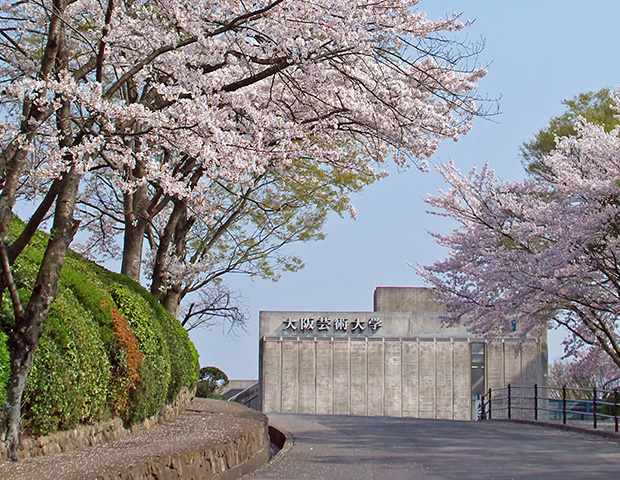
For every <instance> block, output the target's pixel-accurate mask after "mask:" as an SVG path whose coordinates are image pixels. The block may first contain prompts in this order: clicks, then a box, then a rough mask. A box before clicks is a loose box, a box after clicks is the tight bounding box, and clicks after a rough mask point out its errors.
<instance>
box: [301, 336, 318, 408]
mask: <svg viewBox="0 0 620 480" xmlns="http://www.w3.org/2000/svg"><path fill="white" fill-rule="evenodd" d="M315 343H316V341H314V342H313V341H307V340H306V341H302V342H300V343H299V400H298V402H299V406H298V408H297V411H298V412H299V413H315V411H314V406H315V401H316V371H315V368H316V358H315V350H316V347H315Z"/></svg>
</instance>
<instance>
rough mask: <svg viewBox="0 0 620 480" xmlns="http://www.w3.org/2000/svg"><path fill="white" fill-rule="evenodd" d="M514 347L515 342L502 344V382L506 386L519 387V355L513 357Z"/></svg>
mask: <svg viewBox="0 0 620 480" xmlns="http://www.w3.org/2000/svg"><path fill="white" fill-rule="evenodd" d="M514 347H515V342H506V343H505V344H504V380H505V381H506V384H509V383H510V384H512V385H519V384H520V382H521V358H520V357H521V355H518V356H516V357H515V348H514ZM502 386H503V385H502Z"/></svg>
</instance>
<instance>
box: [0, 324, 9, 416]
mask: <svg viewBox="0 0 620 480" xmlns="http://www.w3.org/2000/svg"><path fill="white" fill-rule="evenodd" d="M8 339H9V337H7V335H6V333H4V332H2V331H0V405H3V404H4V401H5V400H6V386H7V383H8V382H9V377H10V376H11V357H10V356H9V347H8V346H7V344H6V341H7V340H8Z"/></svg>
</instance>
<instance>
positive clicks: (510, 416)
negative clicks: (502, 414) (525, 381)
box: [508, 384, 512, 420]
mask: <svg viewBox="0 0 620 480" xmlns="http://www.w3.org/2000/svg"><path fill="white" fill-rule="evenodd" d="M510 407H511V402H510V384H508V420H511V419H512V413H511V411H510Z"/></svg>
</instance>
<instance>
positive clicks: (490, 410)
mask: <svg viewBox="0 0 620 480" xmlns="http://www.w3.org/2000/svg"><path fill="white" fill-rule="evenodd" d="M491 392H492V390H491V389H490V388H489V420H492V418H491V415H493V414H492V413H491V412H492V409H491ZM617 426H618V421H617V420H616V427H617ZM616 431H618V430H616Z"/></svg>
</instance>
